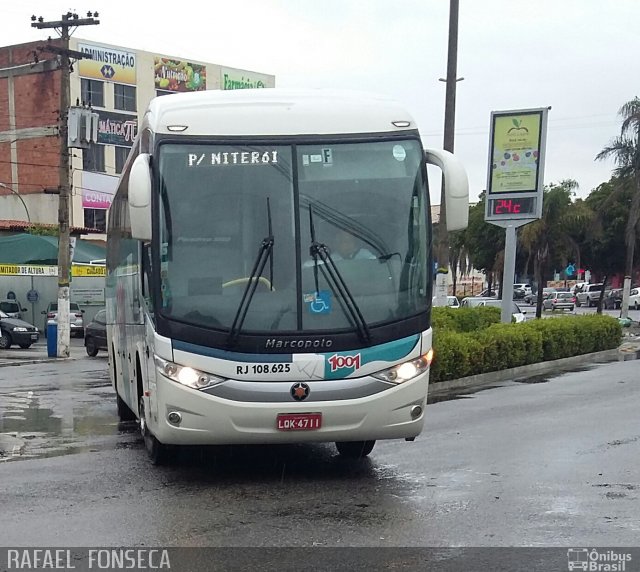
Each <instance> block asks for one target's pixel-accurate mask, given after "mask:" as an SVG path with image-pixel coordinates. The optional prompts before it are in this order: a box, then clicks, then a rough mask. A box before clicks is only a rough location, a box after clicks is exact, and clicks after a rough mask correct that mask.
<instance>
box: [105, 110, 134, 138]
mask: <svg viewBox="0 0 640 572" xmlns="http://www.w3.org/2000/svg"><path fill="white" fill-rule="evenodd" d="M98 115H99V116H100V117H99V119H98V143H102V144H103V145H119V146H120V147H131V146H132V145H133V141H134V140H135V138H136V135H137V133H138V118H137V117H136V116H135V115H127V114H125V113H113V112H111V111H98Z"/></svg>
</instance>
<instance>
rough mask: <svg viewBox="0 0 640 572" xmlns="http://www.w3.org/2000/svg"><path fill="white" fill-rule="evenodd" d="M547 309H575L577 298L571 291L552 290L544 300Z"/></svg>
mask: <svg viewBox="0 0 640 572" xmlns="http://www.w3.org/2000/svg"><path fill="white" fill-rule="evenodd" d="M542 307H543V308H544V309H545V310H552V311H553V310H569V311H571V312H573V310H574V309H575V298H574V297H573V294H572V293H571V292H552V293H551V294H550V295H549V296H548V297H547V298H545V299H544V300H543V301H542Z"/></svg>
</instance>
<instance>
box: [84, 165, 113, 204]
mask: <svg viewBox="0 0 640 572" xmlns="http://www.w3.org/2000/svg"><path fill="white" fill-rule="evenodd" d="M80 184H81V185H82V208H85V209H108V208H109V207H110V206H111V203H112V202H113V195H115V193H116V188H117V187H118V177H114V176H112V175H105V174H103V173H94V172H92V171H82V179H81V183H80Z"/></svg>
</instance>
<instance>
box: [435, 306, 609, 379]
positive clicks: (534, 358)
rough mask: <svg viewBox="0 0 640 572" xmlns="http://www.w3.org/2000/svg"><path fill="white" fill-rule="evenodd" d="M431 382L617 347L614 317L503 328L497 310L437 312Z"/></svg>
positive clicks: (534, 322)
mask: <svg viewBox="0 0 640 572" xmlns="http://www.w3.org/2000/svg"><path fill="white" fill-rule="evenodd" d="M431 316H432V326H433V348H434V352H435V357H434V360H433V363H432V364H431V382H438V381H446V380H449V379H457V378H460V377H466V376H469V375H476V374H480V373H487V372H490V371H498V370H502V369H508V368H512V367H518V366H522V365H527V364H530V363H537V362H541V361H550V360H555V359H560V358H566V357H571V356H576V355H581V354H587V353H591V352H598V351H602V350H608V349H613V348H617V347H618V346H619V345H620V342H621V341H622V328H621V327H620V324H619V323H618V320H616V319H615V318H612V317H610V316H598V315H590V316H563V317H559V318H551V319H543V320H531V321H529V322H526V323H523V324H501V323H500V309H499V308H487V307H481V308H459V309H456V310H452V309H450V308H433V310H432V315H431Z"/></svg>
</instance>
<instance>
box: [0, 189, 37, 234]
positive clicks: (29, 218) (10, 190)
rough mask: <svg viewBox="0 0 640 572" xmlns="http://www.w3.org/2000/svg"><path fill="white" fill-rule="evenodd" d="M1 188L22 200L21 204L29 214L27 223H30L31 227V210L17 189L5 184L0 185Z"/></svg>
mask: <svg viewBox="0 0 640 572" xmlns="http://www.w3.org/2000/svg"><path fill="white" fill-rule="evenodd" d="M0 187H2V188H3V189H7V191H9V192H10V193H13V194H14V195H15V196H16V197H18V198H19V199H20V202H21V203H22V206H23V207H24V211H25V212H26V213H27V222H28V223H29V225H31V216H29V209H28V208H27V205H26V203H25V202H24V199H23V198H22V197H21V196H20V193H19V192H18V191H16V190H15V189H12V188H11V187H10V186H9V185H5V184H4V183H0Z"/></svg>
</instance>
